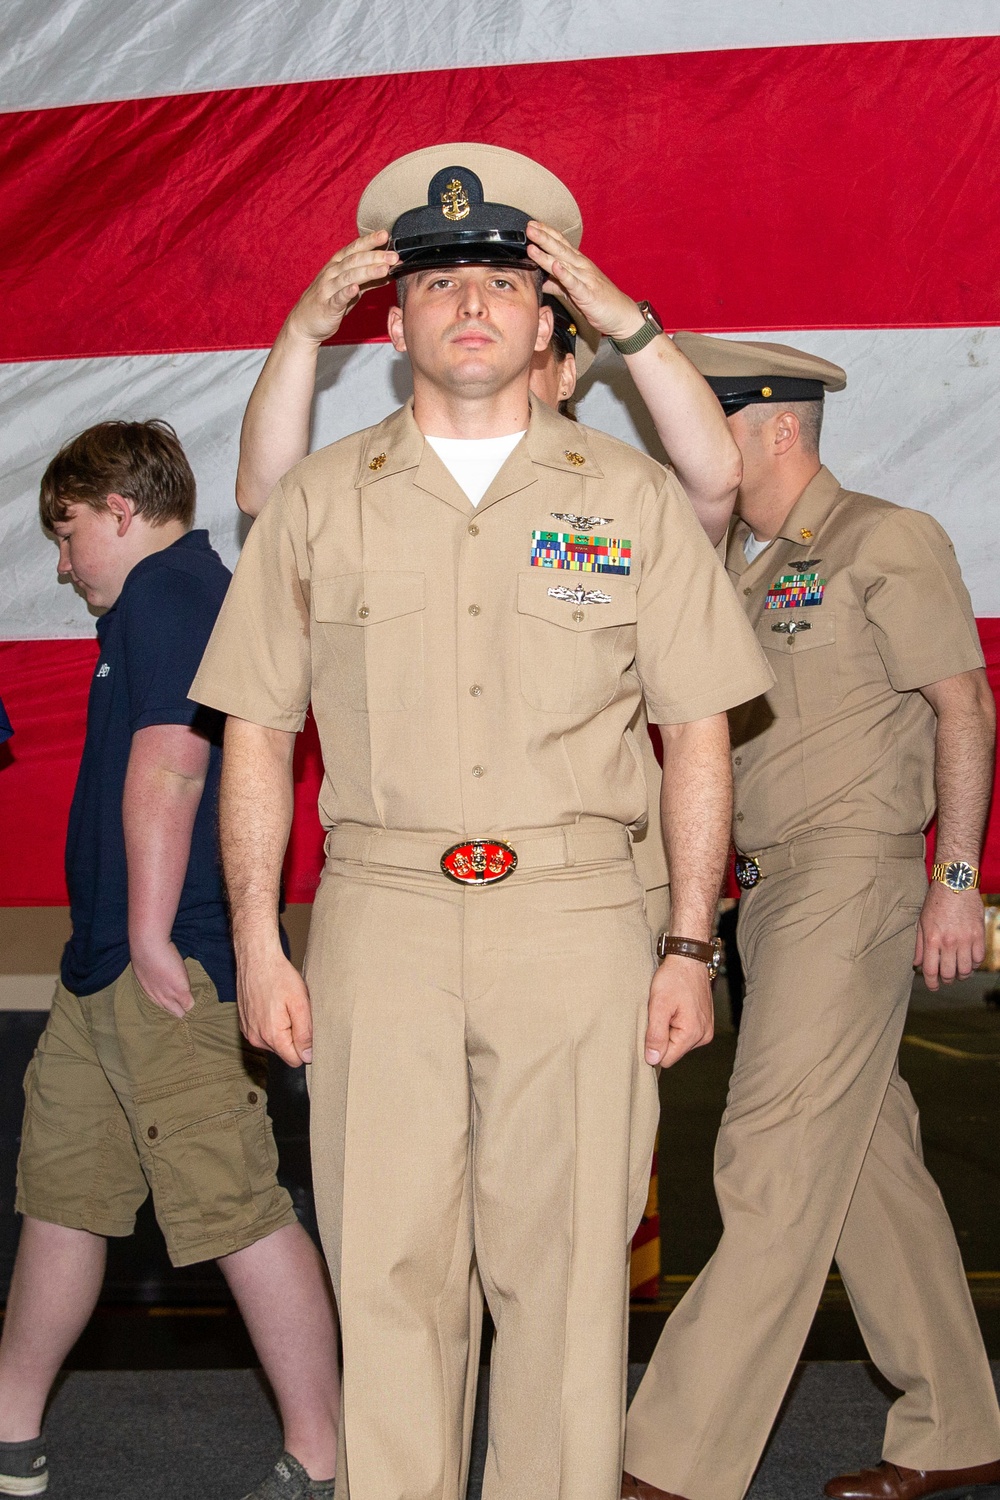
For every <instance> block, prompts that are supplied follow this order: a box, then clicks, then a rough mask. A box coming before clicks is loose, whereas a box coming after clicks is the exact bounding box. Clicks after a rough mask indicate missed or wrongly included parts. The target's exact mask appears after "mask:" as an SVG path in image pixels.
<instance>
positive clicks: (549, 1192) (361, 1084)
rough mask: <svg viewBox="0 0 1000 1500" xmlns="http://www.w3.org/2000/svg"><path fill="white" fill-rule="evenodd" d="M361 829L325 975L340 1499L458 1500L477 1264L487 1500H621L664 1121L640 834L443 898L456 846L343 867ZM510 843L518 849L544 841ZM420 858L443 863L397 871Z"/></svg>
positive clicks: (373, 841)
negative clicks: (644, 1249)
mask: <svg viewBox="0 0 1000 1500" xmlns="http://www.w3.org/2000/svg"><path fill="white" fill-rule="evenodd" d="M611 826H612V827H614V825H611ZM351 832H352V830H350V829H348V830H340V829H338V830H337V831H336V832H335V833H334V834H333V835H331V839H330V841H329V846H328V856H329V857H328V861H327V865H326V869H325V871H324V875H323V880H322V883H321V885H320V889H319V892H318V894H317V898H316V903H315V906H314V911H313V918H312V925H311V928H310V937H309V948H308V952H307V955H306V964H305V974H306V979H307V982H308V984H309V989H310V994H311V996H312V1005H313V1018H314V1059H315V1060H314V1063H313V1067H312V1078H311V1115H312V1151H313V1174H314V1186H315V1193H316V1202H317V1211H318V1216H319V1223H320V1230H321V1233H322V1236H323V1243H324V1248H325V1250H326V1254H327V1258H328V1261H329V1264H330V1269H331V1274H332V1277H333V1281H334V1286H335V1290H336V1294H337V1301H338V1304H339V1308H340V1316H341V1328H342V1334H343V1345H344V1384H343V1405H342V1424H341V1455H340V1460H339V1461H338V1470H337V1472H338V1496H339V1497H340V1500H343V1497H344V1496H345V1495H347V1494H348V1486H349V1493H350V1494H351V1495H352V1496H353V1497H354V1500H401V1497H404V1496H405V1497H406V1500H460V1497H461V1496H462V1495H464V1491H465V1483H466V1478H467V1466H468V1449H469V1432H470V1428H471V1413H472V1406H473V1403H474V1401H475V1378H476V1375H477V1373H478V1355H479V1351H478V1342H479V1338H478V1334H479V1327H478V1325H479V1314H478V1307H479V1294H478V1287H477V1286H476V1285H475V1280H476V1274H477V1272H478V1278H479V1279H480V1280H481V1283H482V1287H483V1290H484V1291H485V1295H486V1300H487V1303H488V1305H489V1308H490V1312H491V1314H492V1316H493V1321H494V1324H495V1326H496V1340H495V1343H494V1346H493V1351H492V1361H491V1378H490V1443H489V1453H488V1456H487V1461H486V1472H485V1478H484V1488H483V1494H484V1497H485V1500H498V1497H499V1496H500V1495H501V1493H502V1494H503V1495H504V1496H505V1497H507V1496H510V1495H516V1496H518V1500H533V1497H537V1500H557V1497H558V1500H617V1495H618V1489H619V1482H620V1474H621V1452H622V1442H623V1436H624V1415H625V1369H626V1335H627V1315H628V1269H629V1249H630V1241H631V1238H632V1235H633V1234H634V1232H635V1229H636V1227H637V1225H638V1223H639V1220H640V1217H641V1215H642V1210H643V1206H644V1204H645V1201H646V1196H647V1191H648V1185H649V1166H650V1159H651V1155H652V1148H653V1141H654V1137H655V1132H656V1126H657V1121H658V1114H659V1106H658V1098H657V1089H656V1078H655V1074H654V1071H653V1069H651V1068H650V1067H649V1066H648V1065H647V1064H646V1063H645V1061H644V1058H643V1041H644V1036H645V1027H646V1007H647V1000H648V994H649V983H650V978H651V975H652V972H653V967H654V964H653V958H652V952H651V943H650V931H649V927H648V925H647V923H646V919H645V915H644V910H643V892H642V887H641V885H640V883H639V881H638V880H637V878H636V875H635V871H634V867H633V865H632V861H631V858H630V857H629V854H628V844H627V839H626V837H625V835H624V830H622V829H620V828H618V829H615V836H614V837H613V838H612V839H611V842H610V843H609V844H608V852H609V853H611V854H612V855H613V856H614V857H609V858H604V859H592V860H591V861H590V862H589V863H584V864H576V865H572V864H566V865H564V867H562V868H546V869H538V870H533V869H523V870H522V869H521V868H519V869H518V871H517V872H516V873H515V874H514V875H513V876H512V877H511V878H510V879H509V880H507V881H505V882H503V883H502V884H498V885H494V886H490V887H487V888H485V889H482V888H481V889H470V888H468V887H463V886H458V885H454V884H452V883H451V882H449V881H448V880H447V879H446V878H445V877H444V876H443V875H442V874H441V873H440V871H435V870H434V869H433V865H434V864H435V863H436V859H437V856H438V855H439V854H440V853H441V852H442V850H441V847H440V844H439V843H438V842H437V841H433V840H432V841H428V840H423V841H422V842H421V841H420V840H419V839H418V838H417V837H416V836H413V835H396V834H386V835H385V836H384V838H383V837H382V836H380V835H379V834H378V833H377V832H376V833H374V834H369V835H368V836H367V838H366V840H365V853H364V855H363V857H361V858H351V859H347V858H342V857H339V855H338V850H342V849H343V847H344V840H345V836H349V835H350V834H351ZM545 836H546V835H542V837H545ZM548 837H549V840H550V842H551V831H550V832H549V835H548ZM510 838H511V842H512V843H513V844H514V846H515V848H517V850H518V852H519V854H524V853H525V852H526V847H527V845H528V843H529V842H530V841H531V839H530V836H529V835H520V836H518V835H516V834H512V835H511V836H510ZM407 842H408V843H409V844H410V845H412V846H414V848H415V849H416V850H417V852H418V853H420V854H423V855H424V856H426V857H425V858H424V859H423V865H424V868H418V869H414V868H404V867H402V866H401V865H396V864H389V863H384V862H382V861H384V860H385V859H386V858H387V857H388V856H387V850H390V849H391V851H392V853H393V857H394V858H405V857H407V856H406V852H405V847H404V848H403V849H402V853H401V845H402V846H405V845H406V844H407ZM605 842H606V843H607V840H606V841H605ZM348 843H349V844H350V843H351V840H350V839H349V838H348ZM355 852H357V851H356V850H355ZM569 857H570V858H572V857H573V856H572V851H571V852H570V855H569ZM413 862H414V863H415V864H416V863H418V859H417V855H416V854H415V855H414V861H413ZM526 862H527V861H526Z"/></svg>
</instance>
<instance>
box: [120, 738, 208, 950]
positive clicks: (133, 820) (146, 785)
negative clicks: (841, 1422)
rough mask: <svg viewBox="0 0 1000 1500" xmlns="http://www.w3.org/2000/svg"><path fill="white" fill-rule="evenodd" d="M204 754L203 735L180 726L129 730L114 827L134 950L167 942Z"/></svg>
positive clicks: (183, 872)
mask: <svg viewBox="0 0 1000 1500" xmlns="http://www.w3.org/2000/svg"><path fill="white" fill-rule="evenodd" d="M208 757H209V747H208V743H207V741H205V740H204V739H202V738H201V736H199V735H196V734H195V733H194V731H192V730H190V729H188V728H186V727H185V726H182V725H175V724H170V725H155V726H152V727H151V728H148V729H141V730H139V731H138V732H137V733H136V734H135V735H134V736H133V739H132V749H131V752H130V755H129V763H128V770H127V772H126V776H125V792H124V796H123V798H122V826H123V829H124V833H125V858H126V863H127V867H128V932H129V946H130V948H131V949H132V950H133V951H134V952H136V953H137V954H142V953H144V952H146V951H148V950H150V949H151V948H154V947H157V946H161V947H162V946H165V945H166V944H167V943H169V942H170V934H171V931H172V929H173V925H174V919H175V917H176V916H177V907H178V905H179V903H180V898H181V891H182V890H183V887H184V877H185V875H186V874H187V867H188V860H189V858H190V855H191V835H192V831H193V829H194V820H195V817H196V815H197V812H198V806H199V804H200V802H201V795H202V791H203V789H204V785H205V774H206V771H207V767H208Z"/></svg>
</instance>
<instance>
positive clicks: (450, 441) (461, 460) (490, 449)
mask: <svg viewBox="0 0 1000 1500" xmlns="http://www.w3.org/2000/svg"><path fill="white" fill-rule="evenodd" d="M523 437H524V433H523V432H510V433H508V434H507V435H506V437H497V438H439V437H429V438H427V441H428V442H429V443H430V445H431V447H432V448H433V449H434V452H435V453H436V454H437V456H438V458H439V459H440V460H441V462H442V463H443V464H444V466H445V468H446V469H447V470H448V471H449V473H450V474H451V477H452V479H454V481H455V483H456V484H457V485H458V486H459V488H460V489H463V490H464V491H465V493H466V494H467V495H468V497H469V499H470V500H471V501H472V503H473V505H478V504H479V502H480V500H481V499H482V498H483V496H484V495H485V494H486V491H487V490H488V489H489V487H490V485H491V484H492V483H493V481H494V479H495V478H496V477H497V475H498V474H499V473H500V470H501V469H502V468H503V466H504V464H505V462H506V461H507V458H508V457H509V456H510V454H511V453H512V452H513V451H514V449H515V448H516V447H517V445H518V443H519V442H520V441H521V439H522V438H523Z"/></svg>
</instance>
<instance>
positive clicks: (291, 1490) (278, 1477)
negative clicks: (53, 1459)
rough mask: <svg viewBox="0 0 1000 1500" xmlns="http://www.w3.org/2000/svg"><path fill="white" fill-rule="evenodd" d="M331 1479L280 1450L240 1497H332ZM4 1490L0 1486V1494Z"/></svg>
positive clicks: (251, 1499)
mask: <svg viewBox="0 0 1000 1500" xmlns="http://www.w3.org/2000/svg"><path fill="white" fill-rule="evenodd" d="M334 1483H335V1481H334V1480H332V1479H310V1478H309V1475H308V1474H307V1473H306V1471H305V1469H304V1468H303V1467H302V1465H301V1464H300V1463H299V1461H298V1459H297V1458H293V1457H292V1455H291V1454H290V1453H283V1454H282V1455H281V1457H280V1458H279V1459H278V1462H277V1463H276V1464H275V1466H274V1468H273V1469H272V1470H271V1472H270V1474H268V1476H267V1478H266V1479H264V1480H262V1481H261V1483H260V1484H259V1485H258V1486H257V1488H256V1489H255V1490H251V1491H250V1493H249V1495H244V1496H243V1500H333V1486H334ZM3 1493H4V1491H3V1490H2V1489H0V1495H2V1494H3ZM10 1493H11V1494H16V1495H20V1494H31V1495H33V1494H34V1493H35V1491H34V1490H12V1491H10Z"/></svg>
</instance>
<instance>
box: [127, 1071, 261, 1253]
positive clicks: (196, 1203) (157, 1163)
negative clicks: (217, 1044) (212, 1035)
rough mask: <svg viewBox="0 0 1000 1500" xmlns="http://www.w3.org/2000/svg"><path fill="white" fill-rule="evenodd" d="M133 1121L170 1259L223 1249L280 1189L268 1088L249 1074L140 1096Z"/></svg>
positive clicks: (224, 1251) (223, 1251)
mask: <svg viewBox="0 0 1000 1500" xmlns="http://www.w3.org/2000/svg"><path fill="white" fill-rule="evenodd" d="M135 1120H136V1129H137V1131H138V1134H139V1142H140V1148H141V1150H142V1152H143V1157H144V1166H145V1169H146V1171H147V1174H148V1177H149V1183H150V1187H151V1189H152V1193H153V1206H154V1208H155V1210H156V1218H157V1222H158V1223H159V1225H160V1228H161V1229H162V1230H163V1234H164V1237H165V1239H166V1241H167V1249H168V1250H169V1252H170V1256H171V1259H172V1260H173V1261H174V1262H175V1263H177V1262H178V1261H183V1260H186V1259H197V1258H200V1257H199V1256H198V1255H197V1254H196V1253H194V1254H193V1253H192V1252H198V1251H200V1250H202V1249H204V1251H205V1257H206V1258H207V1257H208V1256H212V1255H219V1254H224V1253H226V1247H227V1242H228V1241H229V1240H231V1239H232V1237H234V1236H237V1237H238V1236H239V1234H240V1232H241V1231H242V1230H245V1229H248V1228H250V1227H251V1226H252V1225H253V1224H254V1223H256V1222H257V1221H258V1220H259V1219H260V1218H261V1217H262V1213H263V1211H264V1208H265V1205H267V1204H268V1203H269V1201H271V1200H272V1199H273V1195H274V1192H275V1187H276V1174H277V1169H278V1152H277V1148H276V1146H275V1144H274V1137H273V1134H272V1132H271V1125H270V1121H269V1120H268V1117H267V1096H266V1094H265V1092H264V1090H263V1089H262V1088H261V1087H260V1086H259V1085H258V1084H256V1083H255V1082H254V1080H253V1079H251V1078H248V1077H247V1076H246V1074H244V1073H239V1074H234V1075H231V1076H229V1077H225V1078H214V1079H209V1080H204V1081H200V1082H198V1083H197V1084H195V1085H193V1086H191V1087H188V1088H182V1089H177V1090H174V1091H170V1092H167V1091H166V1090H163V1091H160V1092H159V1094H158V1095H157V1094H151V1095H147V1096H145V1097H143V1098H141V1099H140V1098H137V1099H136V1100H135ZM228 1248H233V1247H232V1246H231V1245H230V1246H228Z"/></svg>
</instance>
